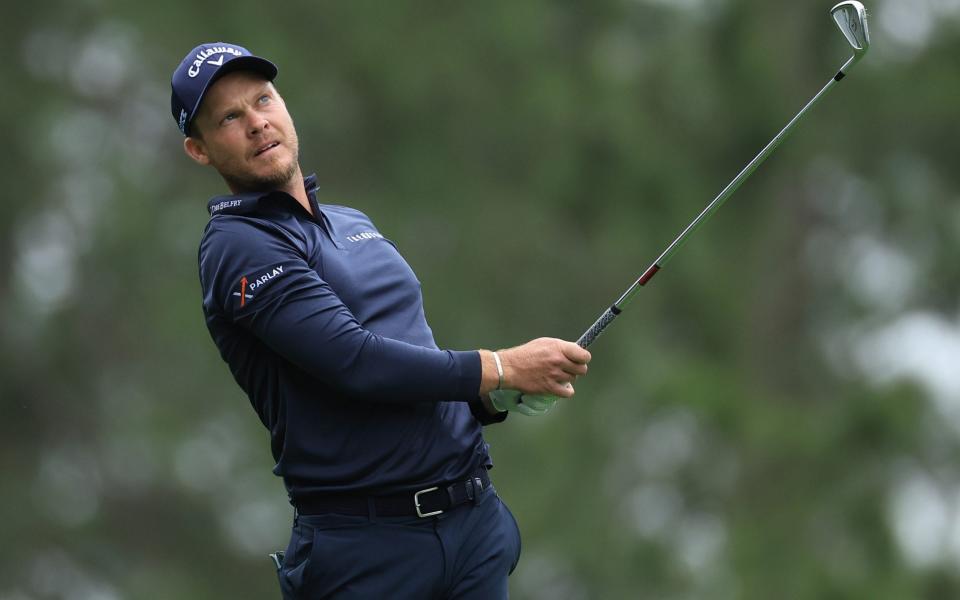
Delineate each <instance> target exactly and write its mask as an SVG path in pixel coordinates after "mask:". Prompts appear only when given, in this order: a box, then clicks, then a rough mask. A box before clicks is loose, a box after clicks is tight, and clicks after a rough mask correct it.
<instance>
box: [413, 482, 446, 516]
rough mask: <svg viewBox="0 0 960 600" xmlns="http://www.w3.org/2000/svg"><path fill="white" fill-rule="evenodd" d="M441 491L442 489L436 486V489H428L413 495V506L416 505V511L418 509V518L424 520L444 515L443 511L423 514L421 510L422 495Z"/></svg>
mask: <svg viewBox="0 0 960 600" xmlns="http://www.w3.org/2000/svg"><path fill="white" fill-rule="evenodd" d="M439 489H440V488H438V487H436V486H434V487H430V488H426V489H423V490H420V491H419V492H416V493H415V494H414V495H413V505H414V506H415V507H416V509H417V516H418V517H420V518H421V519H424V518H426V517H434V516H436V515H439V514H443V510H433V511H430V512H423V511H422V510H421V507H420V495H421V494H427V493H430V492H436V491H437V490H439Z"/></svg>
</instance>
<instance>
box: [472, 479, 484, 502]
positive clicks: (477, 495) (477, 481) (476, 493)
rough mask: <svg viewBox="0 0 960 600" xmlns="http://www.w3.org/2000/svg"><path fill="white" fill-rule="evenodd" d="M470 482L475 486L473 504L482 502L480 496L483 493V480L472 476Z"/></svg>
mask: <svg viewBox="0 0 960 600" xmlns="http://www.w3.org/2000/svg"><path fill="white" fill-rule="evenodd" d="M470 483H471V487H472V488H473V504H474V505H477V504H479V503H480V497H481V496H482V495H483V481H482V480H481V479H480V478H479V477H471V478H470Z"/></svg>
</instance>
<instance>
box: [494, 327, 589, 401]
mask: <svg viewBox="0 0 960 600" xmlns="http://www.w3.org/2000/svg"><path fill="white" fill-rule="evenodd" d="M497 355H498V356H499V357H500V362H501V364H502V365H503V385H502V386H501V387H502V388H503V389H509V390H517V391H519V392H522V393H524V394H529V395H532V396H557V397H560V398H570V397H571V396H573V394H574V390H573V382H574V381H575V380H576V378H577V377H578V376H580V375H586V374H587V363H589V362H590V353H589V352H588V351H587V350H585V349H583V348H581V347H580V346H578V345H576V344H574V343H573V342H567V341H564V340H559V339H556V338H538V339H535V340H532V341H530V342H527V343H526V344H523V345H522V346H516V347H513V348H508V349H506V350H498V351H497ZM480 357H481V364H482V366H483V375H482V378H481V383H480V394H481V395H485V394H488V393H489V392H492V391H494V390H495V389H497V385H498V384H499V377H498V374H497V366H496V361H495V360H494V358H493V353H492V352H490V351H486V350H481V351H480Z"/></svg>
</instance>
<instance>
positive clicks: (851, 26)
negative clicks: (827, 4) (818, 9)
mask: <svg viewBox="0 0 960 600" xmlns="http://www.w3.org/2000/svg"><path fill="white" fill-rule="evenodd" d="M830 15H831V16H832V17H833V20H834V21H836V22H837V27H839V28H840V31H842V32H843V36H844V37H845V38H847V41H848V42H849V43H850V46H852V47H853V53H854V55H855V56H856V58H857V59H859V58H861V57H862V56H863V55H864V54H866V53H867V50H868V49H869V48H870V29H869V28H868V27H867V9H866V8H864V7H863V4H860V3H859V2H857V1H856V0H848V1H847V2H841V3H840V4H838V5H836V6H834V7H833V8H831V9H830Z"/></svg>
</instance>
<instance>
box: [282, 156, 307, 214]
mask: <svg viewBox="0 0 960 600" xmlns="http://www.w3.org/2000/svg"><path fill="white" fill-rule="evenodd" d="M280 191H281V192H286V193H288V194H290V195H291V196H293V197H294V199H295V200H296V201H297V202H299V203H300V206H302V207H303V208H304V209H305V210H306V211H307V212H308V213H310V214H311V215H312V214H313V207H312V206H310V199H309V198H308V197H307V190H306V188H304V185H303V173H302V172H301V171H300V166H299V165H297V172H296V173H294V175H293V177H291V178H290V180H289V181H287V183H286V185H285V186H283V187H282V188H280Z"/></svg>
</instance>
